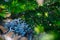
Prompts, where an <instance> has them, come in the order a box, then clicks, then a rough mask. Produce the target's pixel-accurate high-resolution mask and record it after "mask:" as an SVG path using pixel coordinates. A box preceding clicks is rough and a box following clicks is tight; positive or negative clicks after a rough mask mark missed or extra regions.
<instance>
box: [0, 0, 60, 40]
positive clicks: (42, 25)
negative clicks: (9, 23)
mask: <svg viewBox="0 0 60 40" xmlns="http://www.w3.org/2000/svg"><path fill="white" fill-rule="evenodd" d="M10 14H11V16H9V17H10V18H11V19H15V18H19V17H20V18H22V19H23V20H25V21H26V22H27V23H28V24H29V25H31V27H32V29H33V30H34V32H35V33H34V38H37V39H34V40H60V0H44V2H43V4H40V5H38V2H37V1H36V0H0V20H4V19H6V18H7V17H8V16H7V15H10ZM39 35H42V36H39ZM35 36H36V37H35ZM37 36H38V37H37ZM39 37H40V38H41V39H39Z"/></svg>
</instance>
